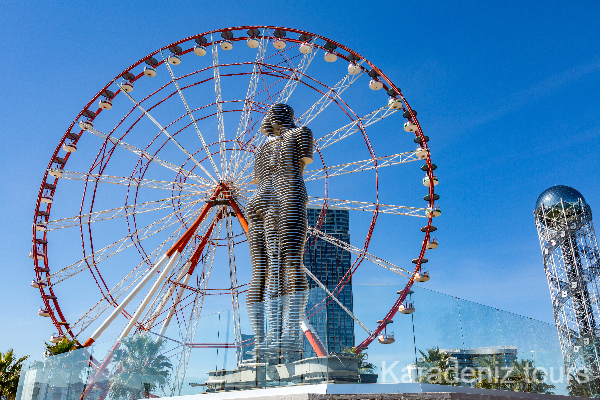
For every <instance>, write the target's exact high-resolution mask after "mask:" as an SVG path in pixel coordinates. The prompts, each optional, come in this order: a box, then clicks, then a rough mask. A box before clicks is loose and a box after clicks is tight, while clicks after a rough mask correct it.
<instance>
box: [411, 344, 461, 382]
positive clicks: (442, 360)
mask: <svg viewBox="0 0 600 400" xmlns="http://www.w3.org/2000/svg"><path fill="white" fill-rule="evenodd" d="M419 353H421V356H422V357H421V358H420V359H419V360H418V362H417V367H419V364H424V366H425V367H427V370H426V371H425V373H424V374H423V375H422V376H420V377H419V378H418V381H419V382H421V383H435V384H438V385H450V386H458V385H460V382H459V381H458V379H457V375H458V371H457V369H458V368H456V366H454V368H453V366H452V364H453V363H456V359H455V358H453V357H452V355H451V354H450V353H446V352H444V351H441V350H440V348H439V347H431V348H429V349H427V353H424V352H423V351H422V350H419Z"/></svg>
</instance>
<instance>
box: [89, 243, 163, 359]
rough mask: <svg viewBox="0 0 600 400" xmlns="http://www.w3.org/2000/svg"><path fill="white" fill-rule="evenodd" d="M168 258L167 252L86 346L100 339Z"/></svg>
mask: <svg viewBox="0 0 600 400" xmlns="http://www.w3.org/2000/svg"><path fill="white" fill-rule="evenodd" d="M168 259H169V257H168V256H167V255H166V254H165V255H164V256H162V257H161V258H160V260H159V261H158V262H157V263H156V265H155V266H154V267H153V268H152V269H151V270H150V272H149V273H148V274H147V275H146V277H144V279H143V280H142V281H141V282H140V283H138V285H137V286H136V287H135V289H133V291H132V292H131V293H129V295H128V296H127V297H126V298H125V300H123V302H121V304H119V306H118V307H117V308H115V310H114V311H113V312H112V314H110V316H109V317H108V318H107V319H106V320H105V321H104V322H103V323H102V325H100V327H99V328H98V329H96V332H94V334H93V335H92V336H90V338H89V339H88V340H86V342H85V343H84V344H83V346H84V347H88V346H91V345H92V343H94V342H95V341H96V340H97V339H98V337H100V335H101V334H102V332H104V330H105V329H106V328H108V326H109V325H110V324H111V323H112V322H113V321H114V320H115V318H117V316H118V315H119V314H121V312H122V311H123V310H124V309H125V307H126V306H127V304H129V302H130V301H131V300H132V299H133V298H134V297H135V296H136V295H137V294H138V293H139V292H140V291H141V290H142V289H143V288H144V286H145V285H146V284H147V283H148V282H149V281H150V279H152V277H153V276H154V274H155V273H156V271H158V270H159V269H160V268H161V267H162V266H163V265H164V264H165V262H166V261H167V260H168Z"/></svg>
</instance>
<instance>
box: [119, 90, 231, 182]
mask: <svg viewBox="0 0 600 400" xmlns="http://www.w3.org/2000/svg"><path fill="white" fill-rule="evenodd" d="M114 82H115V84H116V85H117V86H119V88H120V89H121V91H122V92H123V93H125V95H126V96H127V97H128V98H129V100H131V101H132V102H133V104H135V105H136V107H137V108H139V109H140V111H142V112H143V113H144V115H146V116H147V117H148V118H149V119H150V121H152V122H153V123H154V125H156V126H157V127H158V129H160V131H161V132H162V133H164V134H165V135H166V136H167V137H168V138H169V139H170V140H171V141H172V142H173V143H175V145H177V147H179V149H180V150H181V151H183V152H184V153H185V155H186V156H188V158H189V159H190V160H192V161H193V162H194V163H195V164H196V165H197V166H198V167H199V168H200V169H201V170H202V171H204V173H205V174H206V175H207V176H208V177H209V178H210V180H211V181H213V182H214V183H217V181H216V179H215V178H214V177H213V176H212V175H211V174H210V173H209V172H208V171H207V170H206V168H204V165H202V164H200V163H199V162H198V161H197V160H196V159H195V158H194V156H192V154H191V153H190V152H189V151H187V150H186V149H185V148H184V147H183V146H182V145H181V144H179V142H178V141H177V140H175V138H174V137H173V136H171V135H170V134H169V132H167V130H166V129H165V128H163V127H162V125H161V124H159V123H158V121H157V120H155V119H154V117H153V116H152V115H150V113H149V112H148V111H146V110H145V109H144V108H143V107H142V106H141V104H140V103H138V102H137V101H136V100H135V99H134V98H133V97H132V96H131V95H130V94H129V93H128V92H126V91H125V90H123V87H121V85H119V84H118V83H117V82H116V81H114ZM190 116H191V115H190ZM192 119H193V117H192ZM198 133H200V131H198ZM200 140H201V141H202V145H203V146H204V148H205V149H206V151H207V152H208V151H209V150H208V147H206V143H205V142H204V138H203V137H202V135H200ZM208 158H209V159H210V162H211V164H212V166H213V168H214V170H215V173H216V174H217V176H218V177H219V179H220V178H221V177H220V176H219V171H218V170H217V166H216V165H215V162H214V161H213V159H212V156H211V155H210V154H209V155H208Z"/></svg>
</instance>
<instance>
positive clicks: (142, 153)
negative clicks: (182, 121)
mask: <svg viewBox="0 0 600 400" xmlns="http://www.w3.org/2000/svg"><path fill="white" fill-rule="evenodd" d="M88 132H90V133H91V134H93V135H95V136H98V137H99V138H102V139H105V140H108V141H109V142H111V143H112V144H114V145H115V146H119V147H121V148H123V149H125V150H128V151H130V152H132V153H133V154H136V155H138V156H139V157H144V158H145V159H147V160H148V161H151V162H153V163H156V164H158V165H161V166H163V167H165V168H168V169H170V170H171V171H175V172H177V173H181V174H182V175H183V176H184V177H186V178H187V177H190V178H192V179H195V180H197V181H199V182H204V183H207V184H209V181H208V180H206V179H204V178H203V177H201V176H198V175H196V174H194V173H192V172H191V171H188V170H186V169H184V168H182V167H179V166H177V165H175V164H172V163H170V162H168V161H165V160H162V159H161V158H159V157H157V156H153V155H152V154H150V153H148V152H146V151H144V150H141V149H138V148H137V147H135V146H132V145H130V144H129V143H126V142H124V141H122V140H121V139H117V138H115V137H112V136H109V135H107V134H106V133H104V132H102V131H99V130H97V129H95V128H91V129H89V130H88Z"/></svg>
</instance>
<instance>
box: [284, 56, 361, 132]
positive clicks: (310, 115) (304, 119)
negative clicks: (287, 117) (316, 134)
mask: <svg viewBox="0 0 600 400" xmlns="http://www.w3.org/2000/svg"><path fill="white" fill-rule="evenodd" d="M363 61H364V60H360V61H359V62H358V63H357V65H361V64H362V63H363ZM362 74H363V71H362V70H361V72H360V73H358V74H356V75H350V74H346V75H345V76H344V77H343V78H342V80H340V81H339V82H338V83H336V84H335V86H334V87H333V88H331V89H330V90H329V92H327V93H325V94H324V95H323V97H321V98H320V99H319V100H317V102H316V103H315V104H313V105H312V107H310V108H309V109H308V110H306V112H305V113H304V114H302V116H301V117H300V118H297V119H296V125H298V126H306V125H308V124H309V123H310V122H311V121H312V120H313V119H315V118H316V116H317V115H319V114H320V113H321V112H323V111H324V110H325V109H326V108H327V107H328V106H329V105H330V104H331V103H332V102H333V101H334V100H335V99H336V98H340V94H342V92H343V91H344V90H346V89H348V88H349V87H350V86H351V85H352V84H353V83H354V82H355V81H356V80H357V79H358V78H359V77H360V76H361V75H362Z"/></svg>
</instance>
